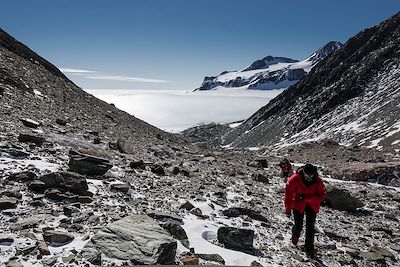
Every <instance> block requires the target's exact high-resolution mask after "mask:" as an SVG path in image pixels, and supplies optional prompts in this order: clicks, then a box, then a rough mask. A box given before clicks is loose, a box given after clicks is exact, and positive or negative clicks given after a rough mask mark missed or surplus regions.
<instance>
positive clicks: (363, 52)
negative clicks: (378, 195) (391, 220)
mask: <svg viewBox="0 0 400 267" xmlns="http://www.w3.org/2000/svg"><path fill="white" fill-rule="evenodd" d="M320 55H321V56H324V52H321V53H320ZM318 57H319V55H318V54H316V55H313V56H312V57H310V58H312V59H314V60H317V58H318ZM399 59H400V13H398V14H396V15H395V16H393V17H392V18H390V19H388V20H387V21H385V22H382V23H381V24H379V25H377V26H375V27H372V28H369V29H366V30H364V31H362V32H360V33H359V34H357V35H356V36H354V37H353V38H350V39H349V40H348V42H347V43H346V44H344V46H343V47H342V48H341V49H339V50H337V51H336V52H335V53H333V54H330V55H329V56H328V57H326V58H325V59H324V60H323V61H321V62H320V63H319V64H318V65H317V66H316V67H315V68H313V69H312V70H311V72H310V73H309V74H308V75H307V76H306V77H304V78H303V79H302V80H301V81H300V82H299V83H297V84H296V85H294V86H292V87H290V88H288V89H287V90H285V91H284V92H283V93H282V94H280V95H278V96H277V97H276V98H275V99H273V100H272V101H270V102H269V103H268V104H267V105H266V106H264V107H263V108H261V109H260V110H258V111H257V112H256V113H255V114H254V115H252V116H251V117H250V118H249V119H247V120H246V121H245V123H243V124H242V125H241V126H239V127H238V128H236V129H235V130H233V131H231V132H230V133H228V134H227V135H226V136H225V138H224V142H225V144H226V145H228V144H229V145H231V146H237V147H255V146H257V147H258V146H268V145H272V144H275V145H277V146H279V145H283V144H291V143H292V144H293V143H298V142H304V141H307V140H309V141H310V140H318V139H323V138H331V139H335V140H336V141H337V142H339V143H341V144H344V145H360V146H366V147H375V148H379V149H388V150H390V151H396V149H397V150H398V149H399V144H400V109H399V104H398V103H399V100H400V79H399V78H400V65H399V64H400V63H399V62H400V61H399ZM295 64H299V63H295Z"/></svg>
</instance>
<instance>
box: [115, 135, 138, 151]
mask: <svg viewBox="0 0 400 267" xmlns="http://www.w3.org/2000/svg"><path fill="white" fill-rule="evenodd" d="M116 147H117V149H118V150H119V151H120V152H121V153H126V154H134V153H136V150H137V149H136V148H135V145H134V144H132V143H130V142H128V141H126V140H123V139H118V140H117V144H116Z"/></svg>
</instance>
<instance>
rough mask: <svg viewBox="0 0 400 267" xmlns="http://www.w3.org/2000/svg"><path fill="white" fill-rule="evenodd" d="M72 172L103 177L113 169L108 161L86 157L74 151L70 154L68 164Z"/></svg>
mask: <svg viewBox="0 0 400 267" xmlns="http://www.w3.org/2000/svg"><path fill="white" fill-rule="evenodd" d="M68 166H69V169H70V171H72V172H76V173H79V174H86V175H103V174H105V173H106V172H107V171H108V170H109V169H111V168H112V166H113V165H112V164H110V161H109V160H108V159H104V158H99V157H94V156H91V155H85V154H81V153H77V152H74V151H71V152H70V160H69V163H68Z"/></svg>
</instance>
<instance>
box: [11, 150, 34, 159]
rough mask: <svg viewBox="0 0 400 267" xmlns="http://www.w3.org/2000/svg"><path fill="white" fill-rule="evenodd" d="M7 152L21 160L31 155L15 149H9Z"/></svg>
mask: <svg viewBox="0 0 400 267" xmlns="http://www.w3.org/2000/svg"><path fill="white" fill-rule="evenodd" d="M6 152H7V153H8V154H9V155H10V156H11V157H14V158H19V159H22V158H26V157H28V156H29V155H30V153H28V152H26V151H24V150H21V149H14V148H11V149H7V150H6Z"/></svg>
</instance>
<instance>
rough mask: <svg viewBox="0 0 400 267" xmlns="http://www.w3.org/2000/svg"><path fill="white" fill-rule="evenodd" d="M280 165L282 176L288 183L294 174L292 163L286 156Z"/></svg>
mask: <svg viewBox="0 0 400 267" xmlns="http://www.w3.org/2000/svg"><path fill="white" fill-rule="evenodd" d="M279 167H280V168H281V177H282V178H283V181H284V182H285V183H286V182H287V179H288V178H289V177H290V176H292V174H293V167H292V164H290V162H289V160H288V159H287V158H284V159H283V160H281V162H279Z"/></svg>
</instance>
